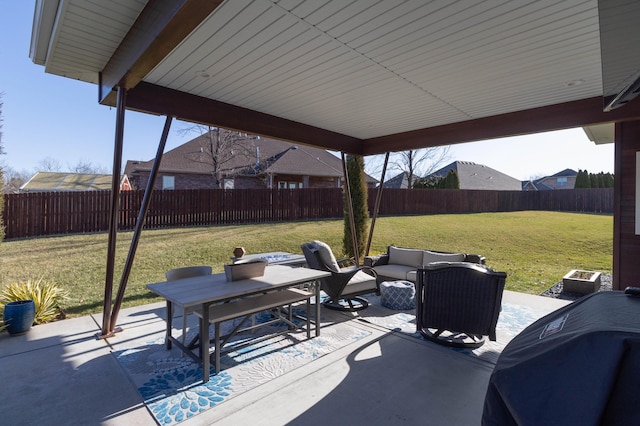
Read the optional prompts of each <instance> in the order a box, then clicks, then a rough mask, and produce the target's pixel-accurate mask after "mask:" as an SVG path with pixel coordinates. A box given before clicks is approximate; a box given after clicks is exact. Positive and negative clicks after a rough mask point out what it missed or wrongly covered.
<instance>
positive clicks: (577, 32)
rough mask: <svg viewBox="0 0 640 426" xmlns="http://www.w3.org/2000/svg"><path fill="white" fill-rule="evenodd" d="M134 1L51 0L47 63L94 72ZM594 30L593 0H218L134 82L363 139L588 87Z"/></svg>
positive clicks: (579, 94) (595, 82) (598, 81)
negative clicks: (54, 20) (54, 8)
mask: <svg viewBox="0 0 640 426" xmlns="http://www.w3.org/2000/svg"><path fill="white" fill-rule="evenodd" d="M50 1H53V0H50ZM145 3H146V2H145V1H143V0H139V1H126V0H120V1H117V2H109V3H104V2H101V1H99V0H91V1H82V0H66V1H62V2H61V3H60V4H61V6H60V10H59V11H58V15H59V20H60V22H59V24H58V25H56V26H55V31H54V32H55V33H54V34H53V35H52V41H51V46H52V48H51V49H50V52H49V55H48V57H47V68H48V71H49V70H51V71H55V72H57V73H60V74H65V75H69V76H75V77H76V78H87V79H90V80H91V81H93V80H95V79H97V73H98V72H99V71H100V70H101V69H102V68H103V67H104V65H105V64H106V62H107V61H108V60H109V58H110V57H111V55H112V54H113V52H114V51H115V49H117V48H118V45H119V43H120V42H121V41H122V39H123V38H124V36H125V35H126V33H127V31H128V28H130V27H131V25H132V24H133V22H134V21H135V19H136V17H137V15H138V14H139V13H140V11H141V10H142V9H143V8H144V6H145ZM198 22H200V21H198ZM43 28H44V26H43ZM599 29H600V26H599V13H598V2H597V0H565V1H557V0H521V1H512V0H491V1H472V0H458V1H425V0H405V1H401V0H378V1H371V0H279V1H278V0H226V1H224V2H223V3H222V4H221V5H220V6H218V7H217V8H216V9H215V11H214V12H213V13H211V15H209V16H208V17H205V19H204V20H202V21H201V22H200V24H199V25H198V26H197V27H196V28H195V29H194V30H193V31H192V32H191V33H190V34H189V35H187V36H186V37H185V38H183V39H181V40H180V41H179V43H178V44H177V47H175V48H174V49H173V50H172V51H171V53H169V54H168V55H166V56H164V58H163V59H161V60H160V61H158V62H157V65H156V66H155V67H154V68H153V69H152V70H151V71H150V72H148V74H147V75H145V76H144V78H143V81H144V82H147V83H152V84H154V85H157V86H160V87H167V88H171V89H175V90H178V91H182V92H186V93H189V94H193V95H197V96H201V97H206V98H209V99H213V100H217V101H221V102H225V103H228V104H231V105H235V106H239V107H242V108H246V109H248V110H252V111H257V112H262V113H266V114H270V115H274V116H277V117H280V118H283V119H287V120H292V121H295V122H299V123H303V124H308V125H311V126H316V127H321V128H324V129H328V130H331V131H334V132H338V133H342V134H344V135H348V136H352V137H355V138H360V139H368V138H374V137H378V136H385V135H390V134H394V133H396V132H406V131H410V130H415V129H423V128H428V127H433V126H439V125H443V124H450V123H456V122H459V121H468V120H473V119H477V118H484V117H489V116H492V115H496V114H502V113H507V112H514V111H521V110H526V109H531V108H536V107H542V106H547V105H553V104H556V103H563V102H568V101H572V100H581V99H587V98H593V97H597V96H601V95H602V63H601V59H600V31H599ZM154 63H155V62H154ZM85 74H87V75H89V77H87V75H85ZM79 76H82V77H79Z"/></svg>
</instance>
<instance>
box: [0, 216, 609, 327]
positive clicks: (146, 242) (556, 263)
mask: <svg viewBox="0 0 640 426" xmlns="http://www.w3.org/2000/svg"><path fill="white" fill-rule="evenodd" d="M342 232H343V222H342V221H341V220H327V221H315V222H294V223H278V224H263V225H242V226H218V227H201V228H180V229H167V230H154V231H143V233H142V237H141V239H140V243H139V246H138V253H137V256H136V260H135V262H134V266H133V270H132V271H131V276H130V278H129V284H128V286H127V292H126V297H125V303H124V306H125V307H127V306H134V305H140V304H144V303H150V302H154V301H159V300H160V299H158V298H155V297H153V296H152V295H151V294H150V293H149V292H148V291H147V290H146V288H145V284H146V283H149V282H155V281H161V280H163V279H164V271H165V270H167V269H171V268H175V267H179V266H187V265H196V264H207V265H212V266H213V269H214V271H215V272H221V271H222V270H223V264H224V263H225V262H228V261H229V257H230V256H231V255H232V251H233V249H234V247H236V246H243V247H245V248H246V250H247V252H248V253H259V252H267V251H291V252H296V253H300V244H301V243H302V242H305V241H309V240H312V239H319V240H323V241H325V242H327V243H328V244H329V245H331V246H332V247H333V249H334V252H335V253H336V255H337V256H338V255H339V254H340V252H341V251H342ZM131 237H132V233H131V232H123V233H120V234H119V235H118V248H117V253H118V256H117V264H116V288H114V295H115V293H116V289H117V285H118V282H119V279H120V275H121V272H122V267H123V265H124V259H125V258H126V256H127V251H128V249H129V243H130V240H131ZM612 239H613V217H612V216H601V215H590V214H575V213H556V212H511V213H481V214H466V215H436V216H403V217H383V218H379V219H378V221H377V223H376V229H375V233H374V239H373V244H372V248H371V253H372V254H377V253H382V252H385V251H386V247H387V245H389V244H395V245H398V246H402V247H417V248H425V249H430V250H443V251H459V252H466V253H478V254H482V255H484V256H485V257H486V258H487V264H488V265H489V266H491V267H493V268H494V269H496V270H501V271H505V272H507V274H508V275H507V289H509V290H514V291H520V292H525V293H531V294H540V293H542V292H543V291H544V290H545V289H547V288H549V287H550V286H551V285H553V284H555V283H556V282H557V281H559V280H560V279H562V276H563V275H564V274H566V273H567V272H568V271H569V270H571V269H587V270H598V271H602V272H605V273H611V269H612V250H613V248H612V246H613V244H612ZM106 249H107V235H106V234H93V235H75V236H63V237H49V238H34V239H26V240H13V241H5V242H3V243H1V244H0V287H3V286H5V285H7V284H10V283H13V282H23V281H26V280H27V279H30V278H31V279H36V278H39V277H44V278H45V279H46V280H49V281H53V282H55V283H57V284H58V285H60V286H62V287H63V288H65V289H67V290H68V291H69V293H70V298H69V300H67V301H66V303H65V306H64V308H65V309H66V310H67V313H68V314H69V315H70V316H78V315H84V314H87V313H92V312H100V311H101V310H102V298H103V296H104V275H105V268H106V266H105V264H106Z"/></svg>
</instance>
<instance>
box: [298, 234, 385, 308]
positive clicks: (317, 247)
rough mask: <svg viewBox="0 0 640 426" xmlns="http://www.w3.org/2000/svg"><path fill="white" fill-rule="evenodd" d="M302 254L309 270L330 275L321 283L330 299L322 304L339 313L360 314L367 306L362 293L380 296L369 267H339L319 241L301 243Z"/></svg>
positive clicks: (328, 249)
mask: <svg viewBox="0 0 640 426" xmlns="http://www.w3.org/2000/svg"><path fill="white" fill-rule="evenodd" d="M301 248H302V253H304V257H305V259H306V260H307V265H308V266H309V268H311V269H317V270H320V271H326V272H331V276H330V277H327V278H323V279H322V281H321V286H322V290H323V291H324V292H325V293H326V294H327V295H328V296H329V297H328V299H327V300H325V301H323V302H322V304H323V305H324V306H325V307H327V308H329V309H335V310H342V311H359V310H362V309H365V308H366V307H367V306H369V302H367V300H366V299H364V298H362V297H359V296H360V295H363V294H368V293H374V292H375V293H377V294H380V287H379V285H378V282H377V280H376V273H375V271H374V270H373V269H372V268H370V267H368V266H360V267H355V266H347V267H340V263H341V262H343V261H344V260H346V259H343V260H342V261H338V260H336V258H335V256H334V255H333V252H332V251H331V248H330V247H329V246H328V245H327V244H325V243H323V242H322V241H313V242H310V243H304V244H302V246H301Z"/></svg>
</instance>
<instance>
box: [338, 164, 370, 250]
mask: <svg viewBox="0 0 640 426" xmlns="http://www.w3.org/2000/svg"><path fill="white" fill-rule="evenodd" d="M346 169H347V173H348V174H349V183H350V185H349V186H350V188H351V203H352V205H353V219H354V225H355V235H356V244H357V245H358V254H359V256H358V257H360V260H361V259H362V258H363V257H364V249H365V244H366V238H367V228H368V220H369V210H368V203H367V195H368V191H367V181H366V179H365V173H364V159H363V157H362V156H360V155H351V154H349V155H347V164H346ZM345 185H346V182H345ZM351 235H352V230H351V222H350V219H349V202H348V200H347V191H346V190H345V191H344V237H343V239H342V244H343V248H344V253H345V254H346V255H347V256H348V257H354V256H355V253H354V250H353V239H352V237H351Z"/></svg>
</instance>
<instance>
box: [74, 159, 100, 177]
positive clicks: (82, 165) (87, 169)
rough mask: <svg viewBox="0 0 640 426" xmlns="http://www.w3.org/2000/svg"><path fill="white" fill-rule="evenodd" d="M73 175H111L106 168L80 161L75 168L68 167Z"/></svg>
mask: <svg viewBox="0 0 640 426" xmlns="http://www.w3.org/2000/svg"><path fill="white" fill-rule="evenodd" d="M67 167H68V169H69V171H70V172H72V173H88V174H103V175H106V174H109V172H108V171H107V170H106V168H105V167H104V166H101V165H99V164H93V163H92V162H91V161H87V160H78V162H77V163H76V164H75V165H74V166H67Z"/></svg>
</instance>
